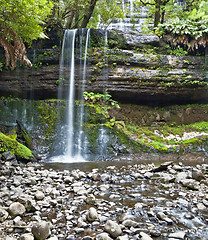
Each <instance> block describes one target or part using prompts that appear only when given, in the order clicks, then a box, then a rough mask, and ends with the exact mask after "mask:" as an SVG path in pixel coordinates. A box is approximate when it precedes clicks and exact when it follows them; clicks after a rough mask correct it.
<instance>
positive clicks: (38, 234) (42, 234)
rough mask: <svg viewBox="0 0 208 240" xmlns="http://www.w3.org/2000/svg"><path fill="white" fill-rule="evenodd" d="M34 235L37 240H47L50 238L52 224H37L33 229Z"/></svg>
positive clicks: (44, 222)
mask: <svg viewBox="0 0 208 240" xmlns="http://www.w3.org/2000/svg"><path fill="white" fill-rule="evenodd" d="M32 233H33V235H34V236H35V238H36V239H37V240H45V239H46V238H47V237H49V236H50V234H51V231H50V223H49V222H46V221H41V222H37V223H35V224H34V225H33V227H32Z"/></svg>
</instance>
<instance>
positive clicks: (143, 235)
mask: <svg viewBox="0 0 208 240" xmlns="http://www.w3.org/2000/svg"><path fill="white" fill-rule="evenodd" d="M139 234H140V236H141V240H153V239H152V238H151V237H150V236H149V235H147V234H146V233H144V232H140V233H139Z"/></svg>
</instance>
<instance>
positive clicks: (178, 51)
mask: <svg viewBox="0 0 208 240" xmlns="http://www.w3.org/2000/svg"><path fill="white" fill-rule="evenodd" d="M169 53H170V54H171V55H174V56H185V55H187V54H188V52H187V51H185V50H183V48H181V47H179V46H178V48H176V49H174V50H169Z"/></svg>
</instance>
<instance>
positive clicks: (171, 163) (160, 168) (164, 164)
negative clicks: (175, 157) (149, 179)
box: [152, 161, 173, 172]
mask: <svg viewBox="0 0 208 240" xmlns="http://www.w3.org/2000/svg"><path fill="white" fill-rule="evenodd" d="M171 165H173V161H170V162H164V163H162V164H160V166H159V167H155V168H154V169H152V172H161V171H166V170H167V169H168V166H171Z"/></svg>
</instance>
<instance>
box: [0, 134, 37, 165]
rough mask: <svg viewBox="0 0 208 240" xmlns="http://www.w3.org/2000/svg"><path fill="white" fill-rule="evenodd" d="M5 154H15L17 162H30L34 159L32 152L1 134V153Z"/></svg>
mask: <svg viewBox="0 0 208 240" xmlns="http://www.w3.org/2000/svg"><path fill="white" fill-rule="evenodd" d="M4 152H10V153H11V154H14V155H15V156H16V158H17V160H27V161H30V160H32V159H34V156H33V154H32V151H31V150H30V149H29V148H27V147H26V146H24V145H22V144H21V143H19V142H18V141H17V140H15V139H11V138H9V137H8V136H6V135H4V134H3V133H2V132H0V153H4Z"/></svg>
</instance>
